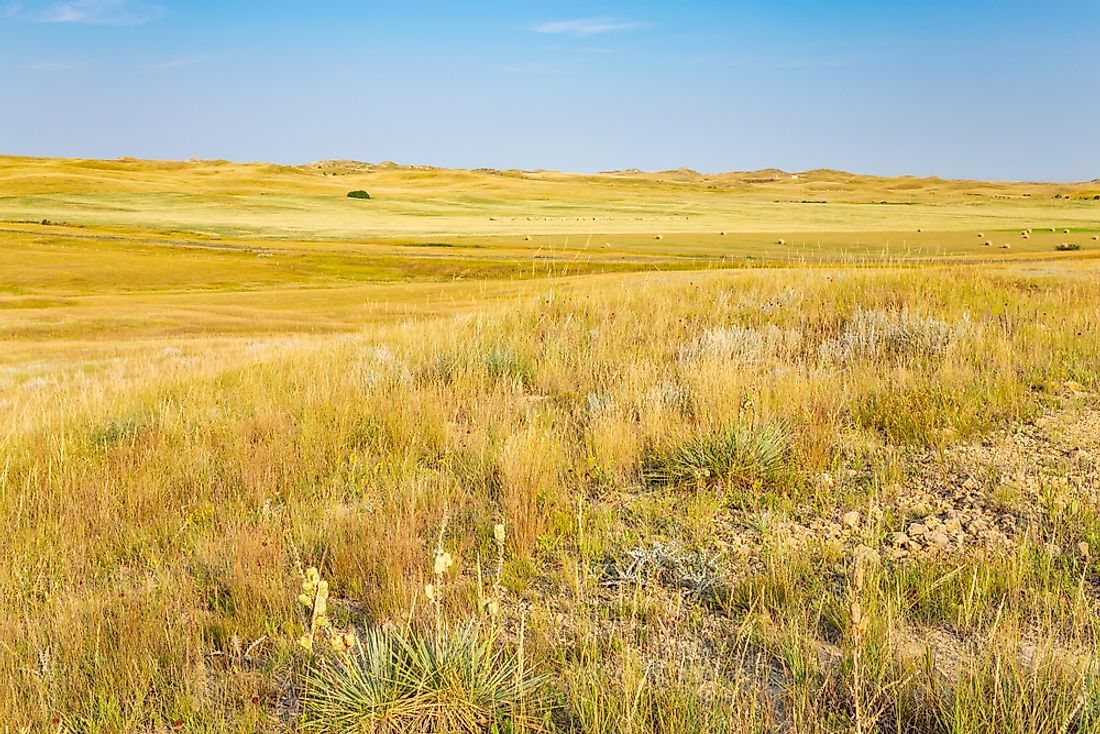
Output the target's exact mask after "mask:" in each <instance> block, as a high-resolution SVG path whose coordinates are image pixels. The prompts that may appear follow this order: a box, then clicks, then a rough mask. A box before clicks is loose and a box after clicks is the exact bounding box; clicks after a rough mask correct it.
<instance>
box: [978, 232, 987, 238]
mask: <svg viewBox="0 0 1100 734" xmlns="http://www.w3.org/2000/svg"><path fill="white" fill-rule="evenodd" d="M984 237H985V235H984V234H982V233H981V232H978V239H979V240H980V239H983V238H984Z"/></svg>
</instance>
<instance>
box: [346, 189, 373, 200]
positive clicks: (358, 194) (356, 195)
mask: <svg viewBox="0 0 1100 734" xmlns="http://www.w3.org/2000/svg"><path fill="white" fill-rule="evenodd" d="M348 198H349V199H369V198H370V194H368V193H367V192H366V191H363V190H362V189H356V190H355V191H349V192H348Z"/></svg>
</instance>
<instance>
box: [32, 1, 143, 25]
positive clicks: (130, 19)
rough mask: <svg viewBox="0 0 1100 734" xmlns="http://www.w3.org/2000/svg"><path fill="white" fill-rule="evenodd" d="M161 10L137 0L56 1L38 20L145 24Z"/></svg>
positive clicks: (38, 15)
mask: <svg viewBox="0 0 1100 734" xmlns="http://www.w3.org/2000/svg"><path fill="white" fill-rule="evenodd" d="M160 13H161V8H160V6H158V5H150V4H147V3H143V2H134V1H133V0H70V1H69V2H60V3H53V4H52V5H50V6H48V7H47V8H46V9H45V10H43V11H42V12H41V13H39V14H37V15H36V16H34V20H39V21H42V22H44V23H84V24H87V25H117V26H127V25H143V24H145V23H148V22H149V21H151V20H153V19H154V18H156V17H157V16H158V15H160Z"/></svg>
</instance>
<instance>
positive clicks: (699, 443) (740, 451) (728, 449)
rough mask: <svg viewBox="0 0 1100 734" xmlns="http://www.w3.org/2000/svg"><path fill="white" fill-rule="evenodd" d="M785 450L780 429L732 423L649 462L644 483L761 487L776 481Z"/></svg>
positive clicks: (785, 434) (787, 442)
mask: <svg viewBox="0 0 1100 734" xmlns="http://www.w3.org/2000/svg"><path fill="white" fill-rule="evenodd" d="M790 448H791V434H790V432H789V431H788V429H787V427H786V426H785V425H784V424H782V423H779V422H761V423H752V424H744V423H733V424H730V425H728V426H726V427H724V428H722V429H720V430H718V431H715V432H713V433H708V434H704V435H700V436H695V437H692V438H690V439H688V440H687V441H685V442H683V443H682V444H680V445H679V446H677V447H676V448H674V449H672V450H671V451H668V452H666V453H663V454H658V455H656V456H654V457H652V458H651V459H650V461H649V462H648V465H647V466H646V467H645V468H644V470H643V477H644V479H645V480H646V482H647V483H650V484H666V485H677V484H692V483H694V484H696V485H698V486H702V487H715V486H760V485H763V484H769V483H774V482H776V481H777V480H778V479H780V477H781V476H782V475H783V473H784V470H785V469H786V467H787V459H788V456H789V453H790Z"/></svg>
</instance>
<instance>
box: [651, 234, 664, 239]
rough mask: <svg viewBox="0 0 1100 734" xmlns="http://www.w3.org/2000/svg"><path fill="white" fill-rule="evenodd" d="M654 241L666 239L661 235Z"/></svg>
mask: <svg viewBox="0 0 1100 734" xmlns="http://www.w3.org/2000/svg"><path fill="white" fill-rule="evenodd" d="M653 239H655V240H663V239H664V237H663V236H661V235H657V236H656V237H654V238H653Z"/></svg>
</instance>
